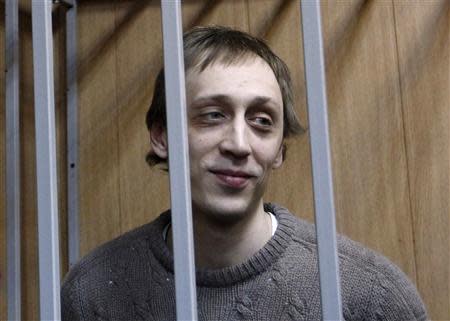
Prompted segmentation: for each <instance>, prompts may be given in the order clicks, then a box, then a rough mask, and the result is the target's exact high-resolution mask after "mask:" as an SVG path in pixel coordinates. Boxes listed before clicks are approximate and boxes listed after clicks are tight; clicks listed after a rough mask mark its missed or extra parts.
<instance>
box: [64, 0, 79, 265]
mask: <svg viewBox="0 0 450 321" xmlns="http://www.w3.org/2000/svg"><path fill="white" fill-rule="evenodd" d="M71 5H72V7H71V8H69V9H68V10H67V13H66V74H67V90H66V94H67V212H68V234H69V266H72V265H73V264H75V263H76V262H77V261H78V259H79V256H80V225H79V211H78V96H77V95H78V87H77V1H76V0H73V1H72V2H71Z"/></svg>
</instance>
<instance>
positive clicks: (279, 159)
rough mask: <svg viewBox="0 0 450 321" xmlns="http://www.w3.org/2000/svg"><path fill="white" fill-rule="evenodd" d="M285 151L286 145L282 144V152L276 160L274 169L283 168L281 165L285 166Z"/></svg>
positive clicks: (273, 165)
mask: <svg viewBox="0 0 450 321" xmlns="http://www.w3.org/2000/svg"><path fill="white" fill-rule="evenodd" d="M285 149H286V146H285V145H284V143H282V144H281V146H280V150H279V151H278V154H277V156H276V157H275V160H274V162H273V164H272V168H273V169H277V168H279V167H280V166H281V164H283V160H284V151H285Z"/></svg>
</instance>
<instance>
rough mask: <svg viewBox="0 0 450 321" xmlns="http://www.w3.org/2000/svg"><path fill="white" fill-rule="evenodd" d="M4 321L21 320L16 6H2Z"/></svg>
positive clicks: (9, 2) (14, 3)
mask: <svg viewBox="0 0 450 321" xmlns="http://www.w3.org/2000/svg"><path fill="white" fill-rule="evenodd" d="M5 64H6V90H5V91H6V213H7V214H6V216H7V218H6V220H7V222H6V223H7V227H6V234H7V244H8V245H7V264H8V267H7V271H8V272H7V283H8V284H7V287H8V320H21V310H20V306H21V304H20V296H21V291H20V290H21V289H20V288H21V281H20V272H21V268H20V261H21V260H20V136H19V133H20V127H19V124H20V121H19V117H20V115H19V3H18V1H16V0H7V1H6V3H5Z"/></svg>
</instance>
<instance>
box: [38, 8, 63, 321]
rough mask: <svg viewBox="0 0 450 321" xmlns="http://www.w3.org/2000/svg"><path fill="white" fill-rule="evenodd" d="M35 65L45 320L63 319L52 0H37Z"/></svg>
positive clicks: (42, 289) (42, 291) (41, 265)
mask: <svg viewBox="0 0 450 321" xmlns="http://www.w3.org/2000/svg"><path fill="white" fill-rule="evenodd" d="M32 24H33V68H34V96H35V126H36V167H37V197H38V232H39V291H40V315H41V320H60V319H61V311H60V310H61V308H60V268H59V230H58V228H59V227H58V200H57V192H58V190H57V177H56V174H57V171H56V166H57V164H56V142H55V102H54V88H53V34H52V1H51V0H33V2H32Z"/></svg>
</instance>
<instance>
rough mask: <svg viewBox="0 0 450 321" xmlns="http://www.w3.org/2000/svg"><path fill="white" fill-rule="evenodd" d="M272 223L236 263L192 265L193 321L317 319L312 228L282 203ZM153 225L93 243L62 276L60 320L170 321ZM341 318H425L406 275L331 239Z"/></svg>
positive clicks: (169, 262)
mask: <svg viewBox="0 0 450 321" xmlns="http://www.w3.org/2000/svg"><path fill="white" fill-rule="evenodd" d="M265 206H266V210H267V211H271V212H272V213H274V214H275V216H276V217H277V220H278V228H277V231H276V233H275V235H274V236H273V237H272V238H271V240H270V241H269V242H268V243H267V244H266V245H265V246H264V247H263V248H262V249H261V250H260V251H258V252H257V253H256V254H255V255H254V256H252V257H250V258H249V259H248V260H247V261H246V262H243V263H242V264H239V265H236V266H231V267H227V268H223V269H217V270H208V269H198V270H197V275H196V277H197V297H198V315H199V320H208V321H237V320H254V321H265V320H267V321H275V320H283V321H284V320H286V321H287V320H295V321H300V320H311V321H312V320H321V308H320V290H319V280H318V268H317V254H316V241H315V229H314V226H313V225H311V224H309V223H307V222H305V221H302V220H300V219H298V218H296V217H295V216H293V215H292V214H290V213H289V212H288V211H287V210H286V209H284V208H281V207H279V206H277V205H273V204H266V205H265ZM169 221H170V214H169V213H164V214H162V215H161V216H160V217H159V218H157V219H156V220H155V221H154V222H152V223H149V224H147V225H144V226H142V227H140V228H138V229H136V230H133V231H131V232H129V233H127V234H125V235H123V236H121V237H119V238H117V239H115V240H113V241H111V242H109V243H107V244H105V245H103V246H101V247H99V248H98V249H96V250H94V251H93V252H92V253H90V254H89V255H88V256H86V257H85V258H83V259H82V260H81V261H80V262H79V263H78V264H77V265H75V266H74V267H73V268H72V269H71V271H70V272H69V273H68V275H67V277H66V279H65V281H64V283H63V287H62V301H61V302H62V316H63V317H62V318H63V320H64V321H76V320H89V321H91V320H117V321H125V320H133V321H135V320H136V321H137V320H158V321H165V320H167V321H169V320H176V315H175V314H176V313H175V310H176V308H175V293H174V292H175V291H174V275H173V257H172V255H171V253H170V251H169V249H168V248H167V246H166V244H165V242H164V240H163V237H162V234H163V233H162V231H163V229H164V227H165V226H166V225H167V224H168V222H169ZM338 244H339V245H338V247H339V263H340V275H341V292H342V303H343V313H344V318H345V320H347V321H350V320H354V321H363V320H376V321H378V320H391V321H408V320H427V316H426V312H425V308H424V305H423V303H422V301H421V299H420V297H419V295H418V293H417V291H416V289H415V287H414V286H413V285H412V284H411V282H410V281H409V280H408V279H407V277H406V276H405V275H404V274H403V273H402V272H401V271H400V270H399V269H398V268H397V267H396V266H394V265H393V264H392V263H390V262H389V261H388V260H387V259H385V258H383V257H382V256H380V255H378V254H375V253H374V252H372V251H370V250H368V249H366V248H364V247H362V246H360V245H359V244H357V243H355V242H353V241H351V240H348V239H347V238H344V237H341V236H339V237H338Z"/></svg>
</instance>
